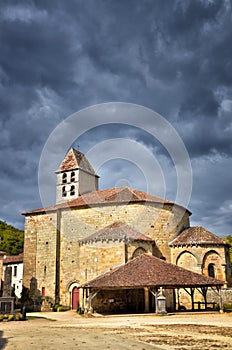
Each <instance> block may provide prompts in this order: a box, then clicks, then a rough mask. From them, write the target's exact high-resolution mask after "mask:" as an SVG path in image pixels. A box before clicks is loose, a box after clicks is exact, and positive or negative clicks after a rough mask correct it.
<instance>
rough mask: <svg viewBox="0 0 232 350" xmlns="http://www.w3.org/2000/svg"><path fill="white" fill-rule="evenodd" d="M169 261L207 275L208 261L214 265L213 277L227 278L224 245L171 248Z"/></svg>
mask: <svg viewBox="0 0 232 350" xmlns="http://www.w3.org/2000/svg"><path fill="white" fill-rule="evenodd" d="M171 256H172V258H171V262H172V263H173V264H175V265H178V266H181V267H183V268H185V269H188V270H191V271H194V272H197V273H200V274H202V273H203V274H204V275H206V276H208V266H209V264H210V263H212V264H214V266H215V278H217V279H219V280H223V281H226V280H227V277H228V276H227V275H228V274H227V271H226V261H225V256H226V254H225V248H224V246H223V247H221V246H215V245H214V246H210V245H206V246H186V247H182V246H181V247H172V248H171Z"/></svg>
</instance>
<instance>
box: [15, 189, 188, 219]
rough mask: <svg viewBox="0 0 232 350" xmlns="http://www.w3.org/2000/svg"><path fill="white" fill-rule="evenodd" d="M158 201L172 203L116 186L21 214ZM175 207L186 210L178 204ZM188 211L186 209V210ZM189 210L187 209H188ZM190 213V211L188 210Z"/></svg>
mask: <svg viewBox="0 0 232 350" xmlns="http://www.w3.org/2000/svg"><path fill="white" fill-rule="evenodd" d="M147 202H149V203H158V204H161V205H165V204H171V205H174V204H175V203H174V202H171V201H169V200H167V199H162V198H160V197H156V196H153V195H151V194H148V193H145V192H142V191H138V190H134V189H132V188H129V187H118V188H109V189H106V190H101V191H93V192H89V193H86V194H83V195H82V196H79V197H77V198H75V199H74V200H72V201H68V202H64V203H60V204H56V205H53V206H50V207H47V208H40V209H35V210H30V211H27V212H23V213H22V214H23V215H28V214H37V213H45V212H49V211H56V210H57V209H66V208H70V209H72V208H76V207H91V206H99V205H107V204H129V203H147ZM176 206H177V207H179V208H182V209H184V210H187V209H185V208H183V207H181V206H180V205H177V204H176ZM187 211H188V210H187ZM188 212H189V211H188ZM189 214H190V215H191V213H190V212H189Z"/></svg>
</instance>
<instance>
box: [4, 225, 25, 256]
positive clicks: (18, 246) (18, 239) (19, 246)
mask: <svg viewBox="0 0 232 350" xmlns="http://www.w3.org/2000/svg"><path fill="white" fill-rule="evenodd" d="M23 243H24V232H23V231H22V230H19V229H17V228H15V227H13V226H11V225H8V224H7V223H6V222H3V221H1V220H0V250H3V251H5V252H6V253H7V255H17V254H20V253H22V252H23Z"/></svg>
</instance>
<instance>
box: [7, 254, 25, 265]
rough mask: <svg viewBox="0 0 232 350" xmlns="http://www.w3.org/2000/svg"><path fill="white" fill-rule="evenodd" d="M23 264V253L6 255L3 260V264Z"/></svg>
mask: <svg viewBox="0 0 232 350" xmlns="http://www.w3.org/2000/svg"><path fill="white" fill-rule="evenodd" d="M22 262H23V253H21V254H19V255H6V256H5V257H4V259H3V264H4V265H5V264H14V263H15V264H16V263H22Z"/></svg>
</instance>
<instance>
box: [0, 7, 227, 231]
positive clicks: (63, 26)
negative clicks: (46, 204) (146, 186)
mask: <svg viewBox="0 0 232 350" xmlns="http://www.w3.org/2000/svg"><path fill="white" fill-rule="evenodd" d="M231 38H232V25H231V2H230V1H227V0H224V1H223V0H214V1H213V0H212V1H210V0H209V1H207V0H204V1H203V0H196V1H190V0H182V1H181V0H175V1H174V0H166V1H161V0H160V1H158V0H157V1H153V0H144V1H143V0H126V1H125V0H117V1H116V0H109V1H103V0H98V1H93V0H85V1H84V0H77V1H74V0H69V1H62V0H56V1H55V0H51V1H45V0H40V1H36V0H34V1H33V0H30V1H16V0H15V1H11V2H1V4H0V49H1V54H0V111H1V112H0V113H1V115H0V127H1V137H0V147H1V157H0V158H1V168H0V172H1V181H0V184H1V192H2V195H1V198H2V201H1V207H2V208H5V209H2V211H1V212H0V215H1V217H2V219H6V220H8V219H9V220H10V222H11V223H14V222H15V223H17V224H18V223H19V222H22V219H21V218H19V208H20V210H21V209H22V210H24V209H32V208H34V207H37V206H39V205H40V200H39V196H38V187H37V167H38V162H39V158H40V154H41V151H42V149H43V146H44V144H45V142H46V140H47V138H48V136H49V134H50V133H51V132H52V130H53V129H54V128H55V127H56V126H57V125H58V124H59V122H60V121H62V120H63V119H65V118H66V117H67V116H68V115H69V114H70V113H73V112H76V111H77V110H80V109H81V108H85V107H88V106H90V105H92V104H95V103H102V102H108V101H125V102H132V103H136V104H141V105H144V106H146V107H149V108H152V109H154V110H155V111H157V112H158V113H160V114H161V115H163V116H164V117H165V118H167V119H168V120H169V122H170V123H171V124H172V125H174V126H175V128H176V129H177V131H178V133H179V134H180V135H181V137H182V138H183V140H184V142H185V145H186V147H187V150H188V152H189V154H190V157H191V159H192V164H193V172H194V186H193V194H192V201H191V203H190V206H191V210H192V211H193V212H194V211H195V212H196V217H195V219H194V220H195V221H196V222H198V223H199V222H200V220H201V217H202V220H203V218H204V217H207V218H208V219H204V220H203V221H204V222H205V223H206V225H209V226H210V228H211V226H213V225H211V223H210V220H212V217H214V215H215V213H216V212H217V209H218V208H222V209H220V214H221V217H222V218H224V219H225V222H226V223H225V226H224V228H225V231H226V232H225V231H224V230H223V224H220V227H219V226H218V229H219V230H220V232H219V233H220V234H223V233H225V234H229V227H230V225H231V224H232V219H230V217H229V215H228V212H229V209H228V208H230V205H231V189H230V179H229V177H228V176H226V175H225V174H224V171H223V169H227V171H228V172H229V169H230V167H231V166H232V160H231V155H232V137H231V136H232V117H231V116H232V75H231V71H232V59H231V57H232V45H231ZM115 135H116V136H115ZM111 137H125V138H126V137H128V138H131V139H133V140H137V142H142V143H143V144H144V145H147V147H149V149H151V150H153V152H154V153H156V155H157V157H158V158H159V159H160V161H161V162H162V161H163V164H165V165H164V167H165V169H166V170H165V171H167V173H168V175H167V182H168V184H169V185H170V186H171V185H172V180H171V177H170V176H169V174H172V171H171V170H170V169H171V167H173V164H172V162H171V161H170V160H168V161H166V160H167V159H168V155H167V152H166V151H165V149H164V147H162V145H160V144H159V143H158V142H157V141H154V140H152V138H151V137H150V136H148V135H147V134H145V133H141V132H140V131H139V130H137V129H135V128H127V127H125V126H123V128H121V129H120V128H119V127H118V128H116V127H108V128H107V127H102V128H101V130H98V131H96V130H95V132H94V131H92V132H90V133H87V134H86V135H83V136H82V137H81V138H80V140H79V141H80V142H81V150H83V151H87V150H88V149H89V147H91V146H92V145H93V144H94V143H97V142H100V141H101V140H104V139H107V138H111ZM212 162H213V167H212ZM117 164H118V163H117ZM168 167H169V168H168ZM128 169H129V166H128ZM199 169H203V170H202V171H200V170H199ZM54 170H55V169H54ZM111 170H113V166H112V168H111V166H110V164H109V165H108V168H107V167H106V168H105V169H103V173H104V174H105V175H106V176H107V174H109V173H110V171H111ZM128 171H129V170H128ZM215 173H216V174H217V176H214V174H215ZM196 174H197V175H196ZM123 176H124V177H125V172H123ZM107 178H110V177H107ZM221 180H222V181H223V186H222V184H221ZM103 181H104V179H102V182H103ZM115 181H116V179H115ZM133 181H134V179H133ZM140 182H141V179H140V180H139V179H138V183H137V186H138V187H139V186H140ZM133 183H134V182H133ZM206 184H208V185H207V186H206ZM107 185H108V180H107ZM15 188H17V191H15ZM214 188H218V192H217V193H215V192H214V191H213V189H214ZM9 189H10V190H9ZM12 189H14V191H13V190H12ZM169 192H170V193H174V191H173V190H172V189H171V190H169ZM215 196H216V197H217V204H216V202H215V200H214V197H215ZM171 199H172V198H171ZM205 201H207V202H208V203H210V206H209V207H210V211H209V212H208V211H207V210H206V209H204V208H205V206H203V205H201V204H200V203H203V202H205ZM6 202H8V205H7V203H6ZM9 203H11V214H9V213H8V208H9ZM12 203H13V204H12ZM218 203H220V205H219V204H218ZM199 207H200V208H201V210H200V211H199V212H198V210H199ZM209 207H208V208H209ZM210 212H211V213H212V216H211V215H210ZM198 213H199V215H198ZM204 213H205V216H204ZM20 220H21V221H20ZM195 221H194V223H195ZM222 221H223V219H222ZM213 222H214V221H213ZM215 225H216V224H215ZM215 233H217V232H215Z"/></svg>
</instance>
